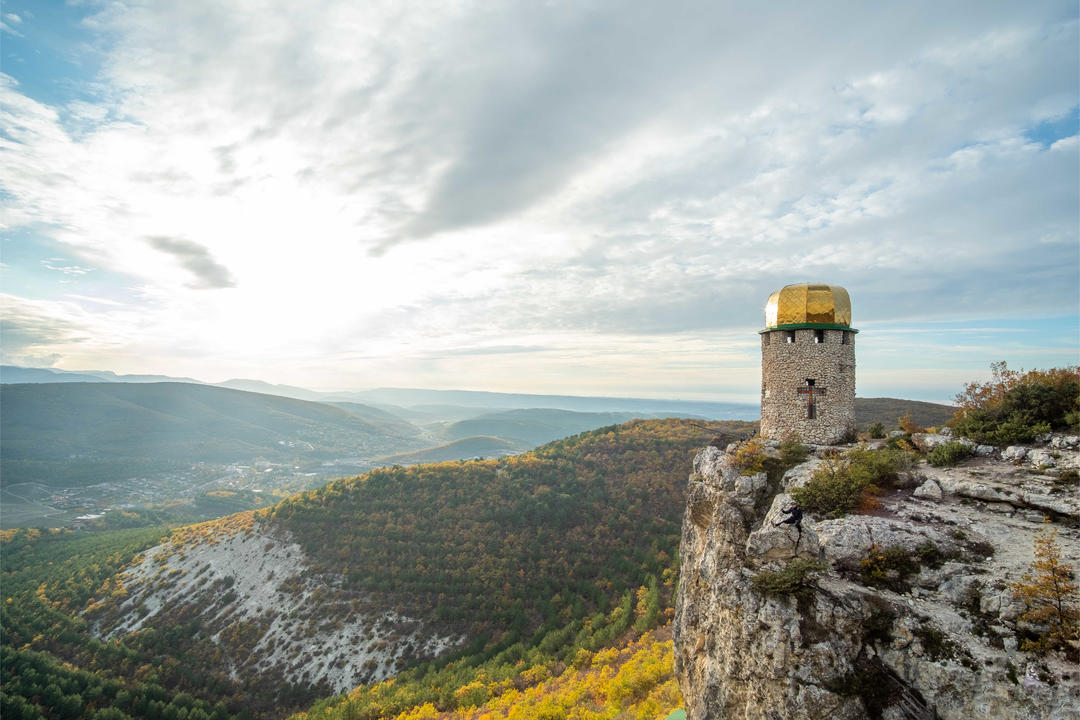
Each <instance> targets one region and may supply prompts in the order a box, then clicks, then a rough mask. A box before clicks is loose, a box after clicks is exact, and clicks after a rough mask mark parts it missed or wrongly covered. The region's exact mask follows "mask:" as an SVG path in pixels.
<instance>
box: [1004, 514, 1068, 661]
mask: <svg viewBox="0 0 1080 720" xmlns="http://www.w3.org/2000/svg"><path fill="white" fill-rule="evenodd" d="M1012 588H1013V592H1014V593H1016V596H1017V597H1018V598H1020V599H1021V600H1023V601H1024V603H1025V604H1026V605H1027V608H1028V609H1027V611H1025V612H1024V613H1023V614H1022V615H1021V616H1020V620H1024V621H1026V622H1030V623H1035V624H1038V625H1042V626H1045V627H1046V628H1047V629H1046V632H1045V633H1042V634H1041V635H1039V636H1038V637H1037V638H1035V639H1033V640H1031V639H1029V640H1025V641H1024V643H1023V646H1022V648H1023V649H1024V650H1032V651H1034V652H1037V653H1040V654H1041V653H1045V652H1047V651H1049V650H1054V649H1062V650H1065V651H1066V653H1067V654H1069V655H1070V656H1075V655H1076V653H1077V650H1078V647H1077V642H1078V641H1080V635H1078V631H1080V628H1078V624H1077V618H1078V616H1080V612H1078V608H1077V604H1076V603H1077V600H1076V598H1077V590H1078V589H1080V587H1078V586H1077V584H1076V583H1075V582H1073V573H1072V566H1071V565H1069V564H1068V563H1065V562H1063V561H1062V559H1061V551H1060V550H1059V549H1058V546H1057V528H1054V529H1053V530H1050V529H1043V531H1042V532H1040V533H1039V534H1038V535H1036V536H1035V560H1034V562H1032V563H1031V570H1029V571H1028V572H1026V573H1024V576H1023V577H1022V578H1021V579H1020V582H1016V583H1013V584H1012Z"/></svg>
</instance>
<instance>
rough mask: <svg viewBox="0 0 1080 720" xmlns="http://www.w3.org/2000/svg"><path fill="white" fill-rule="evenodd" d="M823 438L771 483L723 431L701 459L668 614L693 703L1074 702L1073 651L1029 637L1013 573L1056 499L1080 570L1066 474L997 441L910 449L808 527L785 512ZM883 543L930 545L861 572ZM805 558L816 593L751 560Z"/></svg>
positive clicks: (903, 706) (847, 708)
mask: <svg viewBox="0 0 1080 720" xmlns="http://www.w3.org/2000/svg"><path fill="white" fill-rule="evenodd" d="M935 440H936V438H935ZM931 442H934V441H931ZM1059 446H1060V447H1055V448H1054V452H1055V453H1058V455H1059V456H1058V457H1057V458H1055V460H1056V461H1057V462H1058V465H1059V467H1062V466H1067V467H1073V466H1075V463H1077V461H1078V458H1077V457H1075V456H1077V455H1080V453H1078V452H1077V451H1075V450H1073V449H1071V448H1070V447H1069V446H1068V445H1066V444H1065V443H1064V442H1062V443H1059ZM821 451H822V450H821V449H820V448H817V449H814V452H813V454H812V455H811V457H810V458H809V459H808V460H807V461H806V462H805V463H803V464H801V465H799V466H796V467H795V468H792V469H791V470H789V471H788V472H787V473H785V475H784V477H783V478H782V479H780V481H779V486H776V485H775V484H774V485H773V486H770V483H769V482H768V478H767V477H766V476H765V475H763V474H761V475H751V476H743V475H742V474H741V473H740V471H739V469H738V468H737V467H735V466H734V464H733V462H732V455H731V454H730V453H728V452H725V451H722V450H720V449H718V448H715V447H709V448H705V449H704V450H702V451H701V453H699V455H698V457H697V459H696V460H695V463H694V473H693V474H692V475H691V476H690V480H689V483H688V489H687V504H686V511H685V515H684V519H683V529H682V542H681V547H680V553H681V573H680V580H679V592H678V597H677V599H676V614H675V623H674V638H675V670H676V675H677V677H678V680H679V685H680V688H681V690H682V694H683V698H684V700H685V703H686V710H687V716H688V718H689V720H706V719H708V720H720V719H722V718H739V719H740V720H743V719H746V720H749V719H750V718H775V719H776V720H780V719H781V718H783V719H786V720H810V719H811V718H813V719H819V718H821V719H824V718H828V719H829V720H856V719H861V718H886V719H889V720H897V719H900V718H941V719H942V720H961V719H964V720H966V719H967V718H1021V717H1022V718H1025V720H1075V719H1076V718H1080V668H1078V667H1077V666H1076V665H1075V664H1072V663H1070V662H1068V661H1067V660H1066V659H1065V658H1064V657H1063V656H1062V655H1061V654H1060V653H1057V654H1055V653H1051V654H1050V655H1048V656H1045V657H1038V656H1036V655H1033V654H1030V653H1027V652H1023V651H1022V650H1020V649H1019V639H1020V638H1019V635H1020V632H1019V631H1020V630H1021V628H1018V625H1017V623H1018V620H1017V619H1018V617H1019V615H1020V613H1021V612H1022V611H1023V609H1024V608H1023V605H1022V604H1021V603H1019V602H1018V601H1017V600H1016V598H1014V597H1013V594H1012V591H1011V589H1010V582H1012V581H1016V580H1018V579H1020V577H1021V575H1022V574H1023V573H1024V572H1025V571H1027V570H1028V569H1029V566H1030V563H1031V561H1032V559H1033V555H1032V547H1033V538H1034V535H1035V533H1036V532H1037V531H1038V530H1039V528H1040V527H1041V526H1042V522H1043V519H1044V517H1045V516H1046V515H1050V516H1051V517H1052V518H1053V519H1055V520H1056V521H1057V525H1056V527H1058V529H1059V533H1058V544H1059V546H1060V548H1061V550H1062V554H1063V559H1064V560H1065V561H1066V562H1070V563H1072V564H1073V566H1074V567H1076V568H1078V569H1080V529H1078V527H1077V522H1076V518H1077V517H1078V515H1080V500H1078V499H1077V490H1076V487H1075V485H1073V486H1070V487H1067V488H1066V489H1065V490H1062V489H1061V487H1060V486H1059V485H1058V484H1056V481H1057V480H1058V478H1057V477H1056V476H1054V475H1049V474H1039V473H1040V472H1049V470H1048V469H1047V467H1046V466H1045V465H1044V466H1042V467H1041V470H1040V469H1039V468H1040V466H1034V467H1033V466H1031V465H1025V466H1024V467H1022V468H1021V467H1017V466H1015V465H1013V464H1012V463H1011V462H1009V461H1007V460H1002V459H1000V457H999V455H1000V454H999V453H996V452H995V453H992V454H990V455H988V456H976V457H973V458H971V459H969V460H968V461H965V464H964V465H963V466H961V467H959V468H948V469H942V468H932V467H929V466H926V465H925V464H920V465H918V466H917V467H916V468H915V470H914V471H913V477H911V478H909V482H908V485H909V487H906V488H905V489H902V490H899V491H895V492H893V493H892V494H890V495H887V496H885V497H884V498H883V499H882V507H881V508H880V509H879V510H877V511H875V513H874V514H873V515H851V516H847V517H843V518H839V519H826V518H821V517H813V516H811V515H809V514H808V515H806V516H805V517H804V518H803V522H802V532H801V534H800V533H799V532H798V531H797V530H796V529H795V528H794V527H792V526H790V525H784V526H781V527H775V526H774V523H776V522H779V520H780V519H781V518H782V517H783V510H784V509H785V508H786V507H787V506H788V504H789V502H790V496H789V495H788V494H787V492H788V491H789V490H790V489H791V488H792V487H793V486H797V485H801V484H804V483H805V482H807V481H808V480H809V477H810V475H811V472H812V469H813V468H814V467H815V466H816V464H817V463H818V462H819V461H820V460H819V458H818V457H816V456H817V455H819V454H820V452H821ZM1013 455H1014V456H1015V453H1013ZM1054 472H1058V471H1056V470H1055V471H1054ZM1070 488H1071V489H1070ZM1000 506H1004V509H1003V508H1002V507H1000ZM1069 513H1072V515H1071V516H1070V515H1069ZM883 548H899V549H901V550H902V551H904V552H906V553H908V554H909V555H910V556H911V557H921V555H920V553H922V554H923V555H926V554H927V553H929V554H933V555H934V558H933V559H934V560H936V562H927V563H926V564H923V565H922V566H921V567H919V568H918V570H917V572H913V573H912V574H910V576H905V577H903V578H899V580H903V582H895V583H893V584H891V585H888V586H887V587H871V586H868V585H866V584H864V581H863V578H862V577H861V576H860V566H861V564H862V561H863V559H865V558H867V557H868V555H869V554H870V553H871V552H872V551H873V552H877V551H879V550H881V549H883ZM795 558H801V559H802V560H804V561H805V560H810V561H814V562H817V563H819V564H820V566H821V568H822V570H821V571H820V573H819V574H818V575H817V576H816V579H815V580H814V581H813V582H814V587H813V590H812V592H810V593H806V594H802V595H792V596H769V595H763V594H762V593H761V592H758V590H756V589H755V585H754V578H755V576H756V575H758V574H759V573H762V572H763V571H780V570H783V569H784V568H785V567H787V566H788V564H789V563H791V561H792V560H793V559H795Z"/></svg>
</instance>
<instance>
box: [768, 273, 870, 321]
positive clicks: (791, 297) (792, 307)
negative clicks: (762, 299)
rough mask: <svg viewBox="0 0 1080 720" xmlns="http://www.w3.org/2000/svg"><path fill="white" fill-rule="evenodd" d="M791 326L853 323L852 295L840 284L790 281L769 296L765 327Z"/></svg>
mask: <svg viewBox="0 0 1080 720" xmlns="http://www.w3.org/2000/svg"><path fill="white" fill-rule="evenodd" d="M791 326H800V327H832V328H843V329H848V328H850V327H851V298H850V297H848V291H847V290H845V289H844V288H842V287H840V286H839V285H820V284H817V283H800V284H798V285H787V286H786V287H784V288H782V289H780V290H777V291H776V292H774V293H773V294H772V295H770V296H769V302H768V303H767V304H766V305H765V329H766V330H776V329H778V328H786V327H791Z"/></svg>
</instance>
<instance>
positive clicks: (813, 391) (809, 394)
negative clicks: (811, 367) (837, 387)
mask: <svg viewBox="0 0 1080 720" xmlns="http://www.w3.org/2000/svg"><path fill="white" fill-rule="evenodd" d="M799 394H800V395H805V396H806V419H807V420H813V419H814V418H816V417H817V399H818V396H819V395H820V396H822V397H824V396H825V388H823V387H815V386H814V381H813V380H807V381H806V387H801V388H799Z"/></svg>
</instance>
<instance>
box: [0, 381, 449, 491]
mask: <svg viewBox="0 0 1080 720" xmlns="http://www.w3.org/2000/svg"><path fill="white" fill-rule="evenodd" d="M0 402H2V404H3V415H2V417H0V420H2V423H3V444H2V447H0V464H2V468H3V474H2V478H3V482H4V484H5V485H9V484H12V483H16V482H29V481H33V482H43V483H50V482H53V481H56V480H59V481H61V482H72V481H76V484H77V481H78V479H79V478H80V477H85V478H86V479H87V480H89V479H91V478H90V477H87V475H86V473H91V474H93V473H97V472H98V471H99V470H101V468H98V467H97V464H99V463H104V464H105V466H106V468H116V467H117V466H118V465H122V464H123V463H122V461H123V460H125V459H127V460H135V461H142V460H144V461H146V462H145V463H143V464H144V465H146V466H147V467H152V466H154V465H155V464H156V463H168V462H178V463H185V464H191V463H195V462H221V463H228V462H245V461H251V460H252V459H253V458H255V457H258V456H262V457H265V458H269V459H278V460H288V459H291V458H293V457H294V456H296V455H298V454H308V455H311V456H313V457H326V458H329V457H334V456H343V455H367V456H368V457H375V456H377V455H384V454H387V453H388V452H395V451H402V450H407V449H415V448H418V447H423V446H424V445H425V444H428V443H427V441H425V440H423V439H421V433H420V431H419V430H418V429H416V428H412V429H411V430H409V429H408V428H407V427H406V426H404V425H402V424H400V423H396V424H394V425H393V426H381V425H379V424H378V423H376V422H373V421H371V420H367V419H364V418H362V417H359V416H357V415H354V414H352V413H350V412H348V411H347V410H344V409H342V408H339V407H334V406H332V405H327V404H324V403H315V402H310V401H306V400H296V399H292V398H285V397H280V396H275V395H264V394H259V393H252V392H246V391H241V390H231V389H227V388H219V387H213V386H208V385H194V384H187V383H123V382H99V383H33V384H21V385H11V384H6V385H2V386H0ZM73 461H74V462H73ZM80 468H81V469H84V470H85V471H86V473H83V475H80V474H79V472H78V471H79V469H80ZM105 472H106V474H107V473H108V472H111V470H108V469H106V470H105Z"/></svg>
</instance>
